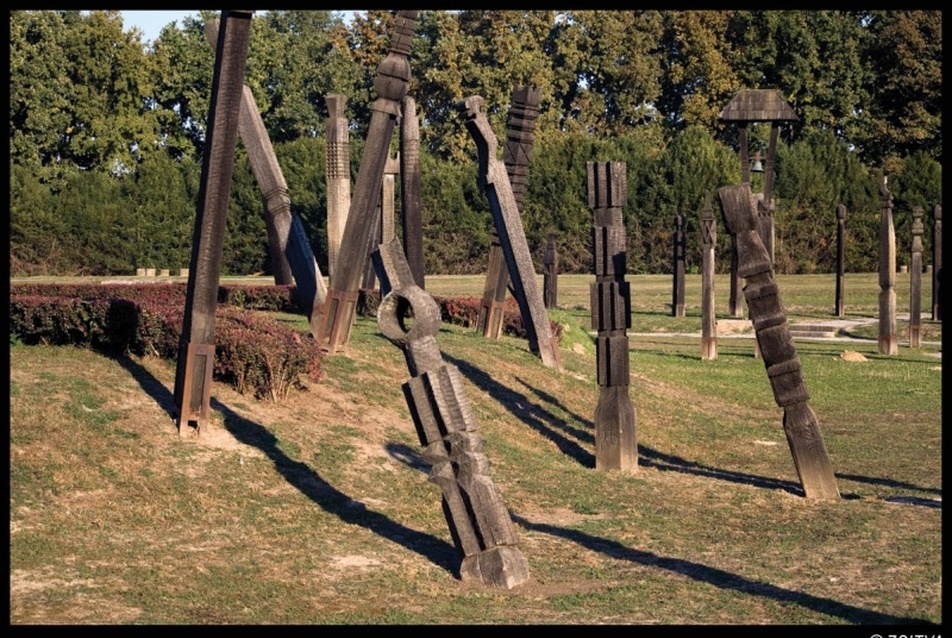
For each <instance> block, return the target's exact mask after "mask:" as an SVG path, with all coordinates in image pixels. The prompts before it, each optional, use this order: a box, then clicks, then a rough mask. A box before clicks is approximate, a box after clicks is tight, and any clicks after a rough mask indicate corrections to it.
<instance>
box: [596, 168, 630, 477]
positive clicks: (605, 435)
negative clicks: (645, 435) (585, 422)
mask: <svg viewBox="0 0 952 638" xmlns="http://www.w3.org/2000/svg"><path fill="white" fill-rule="evenodd" d="M587 170H588V205H589V207H590V208H592V210H593V212H594V218H595V219H594V227H593V232H592V243H593V246H592V254H593V256H594V270H595V283H593V284H592V286H591V307H592V329H593V330H595V331H597V333H598V338H597V341H596V359H597V371H598V374H597V377H598V389H599V391H598V405H597V406H596V407H595V469H597V470H633V469H636V468H637V467H638V444H637V435H636V425H637V418H636V414H635V408H634V406H633V405H632V403H631V397H630V396H629V385H630V373H629V346H628V335H627V329H628V328H630V327H631V289H630V286H629V284H628V282H627V281H625V273H626V270H627V265H626V244H627V240H626V236H625V225H624V221H623V217H622V207H623V206H624V205H625V203H626V202H627V200H628V186H627V175H626V173H625V171H626V165H625V163H624V162H588V164H587Z"/></svg>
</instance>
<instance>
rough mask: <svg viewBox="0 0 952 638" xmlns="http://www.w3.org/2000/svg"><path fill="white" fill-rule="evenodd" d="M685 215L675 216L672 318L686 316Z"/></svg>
mask: <svg viewBox="0 0 952 638" xmlns="http://www.w3.org/2000/svg"><path fill="white" fill-rule="evenodd" d="M685 250H686V249H685V242H684V215H675V216H674V262H673V264H672V269H673V270H674V278H673V284H672V293H671V316H672V317H683V316H684V259H685V254H684V253H685Z"/></svg>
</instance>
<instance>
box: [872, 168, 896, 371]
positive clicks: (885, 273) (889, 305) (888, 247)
mask: <svg viewBox="0 0 952 638" xmlns="http://www.w3.org/2000/svg"><path fill="white" fill-rule="evenodd" d="M879 203H880V217H879V289H880V292H879V338H878V341H877V348H878V351H879V353H880V354H899V342H898V341H897V339H896V230H895V227H894V226H893V203H892V193H890V192H889V189H888V188H887V186H886V176H885V175H883V182H882V184H880V186H879Z"/></svg>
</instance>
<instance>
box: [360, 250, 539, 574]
mask: <svg viewBox="0 0 952 638" xmlns="http://www.w3.org/2000/svg"><path fill="white" fill-rule="evenodd" d="M373 261H374V265H375V267H376V269H377V277H378V278H379V279H380V291H381V293H384V292H385V291H386V295H385V296H384V298H383V300H381V302H380V307H379V309H378V312H377V325H378V326H379V327H380V332H382V333H383V335H384V336H385V337H386V338H387V339H389V340H390V341H391V342H392V343H393V344H394V345H395V346H397V347H398V348H400V349H401V350H402V351H403V354H404V356H405V358H406V362H407V368H408V369H409V371H410V377H411V378H410V380H409V381H407V382H406V383H404V384H403V394H404V397H405V398H406V401H407V406H408V407H409V408H410V414H411V416H412V417H413V423H414V425H415V426H416V430H417V435H419V437H420V444H421V445H422V446H423V447H424V452H423V456H424V458H425V459H426V460H427V461H429V462H430V463H431V465H432V469H431V471H430V480H432V481H433V482H435V483H436V484H437V485H439V486H440V489H441V490H442V492H443V513H444V515H445V516H446V521H447V523H449V526H450V531H451V533H452V536H453V542H454V543H455V544H456V547H457V548H458V549H459V551H460V553H462V555H463V563H462V566H461V567H460V575H461V576H462V578H463V580H477V581H479V582H481V583H482V584H485V585H491V586H494V587H502V588H505V589H511V588H512V587H515V586H517V585H520V584H522V583H524V582H525V581H526V580H528V578H529V564H528V562H527V561H526V559H525V557H524V556H523V555H522V552H521V551H520V549H519V547H518V541H517V538H516V529H515V526H514V525H513V523H512V519H511V517H510V515H509V510H508V509H507V508H506V504H505V502H503V498H502V494H501V493H500V492H499V490H498V489H497V488H496V485H495V484H494V483H493V481H492V479H491V478H490V477H489V459H488V458H487V457H486V455H485V454H483V443H484V440H483V438H482V437H481V436H479V435H478V434H477V433H476V427H477V423H476V415H475V414H474V413H473V409H472V407H471V405H470V403H469V399H468V398H467V397H466V393H465V387H464V385H463V377H462V375H461V374H460V372H459V370H458V369H457V368H456V367H455V366H452V365H447V364H446V363H444V361H443V355H442V353H441V352H440V347H439V344H437V342H436V335H437V333H438V332H439V328H440V308H439V306H438V305H437V304H436V302H435V301H433V297H431V296H430V295H429V294H427V292H426V291H424V290H423V289H422V288H420V287H419V286H417V285H416V282H415V280H414V276H413V273H412V272H411V270H410V266H409V264H407V261H406V257H405V256H404V254H403V247H402V246H401V245H400V242H399V241H398V240H397V239H393V240H391V241H390V242H388V243H387V244H381V245H380V246H379V249H378V252H376V253H375V254H374V259H373ZM410 314H412V316H413V322H412V323H410V322H408V321H406V319H407V317H408V316H409V315H410Z"/></svg>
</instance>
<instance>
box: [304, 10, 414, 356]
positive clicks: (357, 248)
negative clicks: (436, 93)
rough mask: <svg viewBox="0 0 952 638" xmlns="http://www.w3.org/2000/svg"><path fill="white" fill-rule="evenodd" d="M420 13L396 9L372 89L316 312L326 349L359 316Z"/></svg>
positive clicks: (339, 341) (340, 343)
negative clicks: (349, 194)
mask: <svg viewBox="0 0 952 638" xmlns="http://www.w3.org/2000/svg"><path fill="white" fill-rule="evenodd" d="M417 14H419V11H398V12H397V15H396V18H395V19H394V32H393V35H392V36H391V38H390V52H389V53H388V54H387V57H386V58H385V59H384V60H383V62H381V63H380V66H379V67H377V78H376V80H375V81H374V89H376V91H377V95H379V96H380V97H379V99H377V100H376V101H374V103H373V104H371V105H370V110H371V116H370V128H369V129H368V131H367V142H366V145H365V147H364V153H363V157H361V160H360V169H359V170H358V172H357V183H356V185H355V187H354V196H353V199H352V201H351V204H350V211H349V212H348V214H347V225H346V226H345V228H344V237H343V239H342V241H341V248H340V254H339V255H338V258H337V269H338V272H337V273H335V275H334V280H333V281H332V282H331V289H330V290H329V291H328V293H327V300H326V301H325V302H324V304H323V305H322V306H321V308H320V311H319V312H318V322H317V325H318V329H317V334H316V338H317V340H318V342H319V343H320V344H321V346H322V347H324V348H325V349H327V350H329V351H331V352H336V351H339V350H342V349H344V348H345V347H346V346H347V342H348V341H350V332H351V330H352V329H353V326H354V320H355V319H356V310H357V298H358V296H359V293H358V288H359V287H360V284H361V279H362V276H363V274H364V266H365V265H366V263H367V249H368V246H369V245H370V240H371V238H372V237H373V233H374V225H375V223H376V220H377V214H376V213H377V203H378V201H379V200H380V188H381V186H380V185H381V183H382V180H383V174H384V169H385V167H386V163H387V160H388V159H389V157H390V139H391V138H392V137H393V129H394V128H395V126H396V122H397V119H398V118H399V116H400V102H401V101H402V100H403V98H404V97H405V96H406V94H407V83H408V82H409V80H410V63H409V61H408V60H407V55H408V54H409V52H410V40H411V39H412V37H413V30H414V29H415V28H416V18H417Z"/></svg>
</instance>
